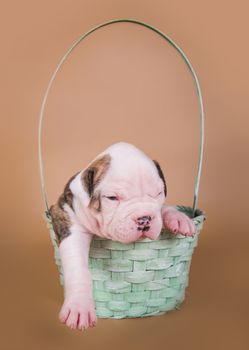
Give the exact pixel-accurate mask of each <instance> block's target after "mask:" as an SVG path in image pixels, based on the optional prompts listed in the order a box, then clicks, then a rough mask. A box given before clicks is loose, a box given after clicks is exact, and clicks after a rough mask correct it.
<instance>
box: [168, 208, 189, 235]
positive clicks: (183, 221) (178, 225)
mask: <svg viewBox="0 0 249 350" xmlns="http://www.w3.org/2000/svg"><path fill="white" fill-rule="evenodd" d="M162 219H163V225H164V227H165V228H166V229H169V230H170V231H172V232H173V233H180V234H182V235H184V236H192V237H193V236H194V234H195V232H196V226H195V224H194V223H193V221H192V220H191V219H190V218H189V217H188V216H187V215H186V214H184V213H181V212H180V211H178V210H177V209H175V208H174V207H168V206H166V205H164V206H163V208H162Z"/></svg>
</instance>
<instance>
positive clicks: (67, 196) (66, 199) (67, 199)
mask: <svg viewBox="0 0 249 350" xmlns="http://www.w3.org/2000/svg"><path fill="white" fill-rule="evenodd" d="M78 174H79V172H77V173H76V174H75V175H73V176H72V177H71V178H70V179H69V180H68V182H67V184H66V186H65V187H64V191H63V193H62V194H61V195H60V197H59V199H58V205H59V207H60V208H61V209H63V206H64V204H65V203H67V204H68V205H69V206H70V208H71V209H72V210H74V208H73V193H72V191H71V190H70V187H69V186H70V183H71V182H72V181H73V180H74V178H75V177H76V176H77V175H78Z"/></svg>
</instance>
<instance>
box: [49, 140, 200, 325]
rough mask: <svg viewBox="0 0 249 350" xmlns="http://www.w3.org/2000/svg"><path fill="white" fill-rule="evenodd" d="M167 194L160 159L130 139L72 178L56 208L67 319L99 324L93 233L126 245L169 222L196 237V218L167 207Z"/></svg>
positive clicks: (62, 313) (172, 227)
mask: <svg viewBox="0 0 249 350" xmlns="http://www.w3.org/2000/svg"><path fill="white" fill-rule="evenodd" d="M166 193H167V188H166V183H165V179H164V176H163V172H162V170H161V168H160V165H159V164H158V162H157V161H155V160H151V159H150V158H149V157H148V156H147V155H146V154H145V153H143V152H142V151H140V150H139V149H137V148H136V147H135V146H133V145H131V144H129V143H125V142H119V143H116V144H114V145H112V146H110V147H108V148H107V149H106V150H105V151H104V152H102V153H101V154H99V155H98V156H97V157H96V158H95V159H94V160H93V161H92V162H91V163H90V164H89V165H88V166H87V167H86V168H85V169H83V170H82V171H80V172H79V173H77V174H76V175H74V176H73V177H72V178H71V179H70V180H69V181H68V183H67V184H66V186H65V189H64V193H63V194H62V195H61V196H60V197H59V199H58V201H57V203H56V204H55V205H52V206H51V208H50V212H51V215H52V220H53V228H54V231H55V233H56V236H57V238H58V241H59V252H60V256H61V261H62V266H63V271H64V288H65V300H64V303H63V306H62V308H61V311H60V314H59V318H60V320H61V322H64V323H66V325H67V326H69V327H70V328H78V329H82V330H83V329H86V328H87V327H89V326H93V325H95V324H96V321H97V318H96V313H95V305H94V300H93V296H92V281H91V275H90V272H89V269H88V254H89V246H90V243H91V239H92V236H93V234H95V235H98V236H100V237H105V238H109V239H112V240H114V241H119V242H122V243H129V242H133V241H136V240H137V239H139V238H141V237H147V238H150V239H152V240H154V239H156V238H157V237H158V236H159V234H160V231H161V229H162V227H163V226H164V227H166V228H168V229H170V230H171V231H172V232H175V233H181V234H183V235H190V236H193V235H194V233H195V225H194V224H193V223H192V221H191V220H190V219H189V218H188V217H187V216H186V215H185V214H183V213H180V212H179V211H177V210H176V209H174V208H172V207H166V206H165V205H164V202H165V197H166Z"/></svg>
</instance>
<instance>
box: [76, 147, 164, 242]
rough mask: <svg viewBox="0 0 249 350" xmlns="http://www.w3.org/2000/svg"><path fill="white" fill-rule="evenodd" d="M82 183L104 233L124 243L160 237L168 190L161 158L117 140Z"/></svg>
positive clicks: (84, 174)
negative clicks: (151, 157)
mask: <svg viewBox="0 0 249 350" xmlns="http://www.w3.org/2000/svg"><path fill="white" fill-rule="evenodd" d="M82 183H83V187H84V190H85V191H86V192H87V194H88V196H89V204H88V208H89V211H90V212H91V215H92V216H93V217H94V218H95V219H96V221H97V224H98V227H99V232H100V234H101V235H102V236H104V237H106V238H110V239H112V240H115V241H120V242H123V243H129V242H133V241H136V240H137V239H139V238H140V237H148V238H150V239H156V238H157V237H158V235H159V234H160V232H161V229H162V218H161V209H162V205H163V203H164V201H165V197H166V193H167V189H166V183H165V179H164V175H163V172H162V170H161V167H160V165H159V163H158V162H157V161H155V160H151V159H150V158H149V157H147V156H146V155H145V154H144V153H143V152H142V151H140V150H138V149H137V148H136V147H135V146H133V145H131V144H128V143H123V142H122V143H117V144H114V145H113V146H111V147H109V148H108V149H107V150H106V151H105V152H103V153H102V154H101V155H100V156H99V157H98V158H96V159H95V160H94V161H93V162H92V163H91V164H90V165H89V166H88V168H87V169H86V170H85V171H84V172H83V174H82Z"/></svg>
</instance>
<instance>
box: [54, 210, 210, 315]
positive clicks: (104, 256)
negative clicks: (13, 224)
mask: <svg viewBox="0 0 249 350" xmlns="http://www.w3.org/2000/svg"><path fill="white" fill-rule="evenodd" d="M177 208H178V209H179V210H180V211H183V212H185V213H186V214H187V215H189V213H190V211H191V208H189V207H183V206H181V207H180V206H178V207H177ZM196 213H197V216H195V218H194V219H192V220H193V221H194V223H195V224H196V227H197V233H196V234H195V236H194V237H184V236H182V235H174V234H172V233H171V232H169V231H167V230H165V229H163V230H162V232H161V234H160V236H159V238H158V239H157V240H155V241H152V240H150V239H148V238H144V239H141V240H138V241H136V242H133V243H130V244H123V243H119V242H115V241H111V240H108V239H103V238H99V237H97V236H94V239H93V240H92V244H91V248H90V253H89V268H90V270H91V274H92V281H93V296H94V300H95V305H96V313H97V316H98V317H101V318H126V317H145V316H152V315H161V314H164V313H165V312H167V311H170V310H173V309H178V308H179V305H180V304H181V303H182V302H183V300H184V298H185V289H186V287H187V286H188V276H189V270H190V264H191V258H192V254H193V250H194V248H195V247H196V246H197V242H198V236H199V233H200V230H201V228H202V224H203V221H204V219H205V216H204V215H203V213H202V212H200V211H198V210H196ZM47 224H48V227H49V230H50V234H51V239H52V243H53V244H54V247H55V262H56V264H57V266H58V268H59V272H60V283H61V285H63V283H64V281H63V269H62V265H61V259H60V256H59V250H58V245H57V242H56V236H55V233H54V231H53V228H52V224H51V221H50V220H49V219H48V218H47Z"/></svg>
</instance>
